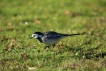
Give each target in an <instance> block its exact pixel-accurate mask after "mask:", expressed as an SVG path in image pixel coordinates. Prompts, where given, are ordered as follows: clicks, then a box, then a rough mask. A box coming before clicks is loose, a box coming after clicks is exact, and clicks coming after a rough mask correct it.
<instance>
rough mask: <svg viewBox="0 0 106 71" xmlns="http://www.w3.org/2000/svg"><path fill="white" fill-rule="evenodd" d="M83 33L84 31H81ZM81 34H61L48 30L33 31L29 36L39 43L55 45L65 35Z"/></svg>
mask: <svg viewBox="0 0 106 71" xmlns="http://www.w3.org/2000/svg"><path fill="white" fill-rule="evenodd" d="M82 34H84V33H82ZM82 34H62V33H57V32H54V31H48V32H44V33H41V32H35V33H33V34H32V37H31V38H36V39H38V40H39V41H40V42H41V43H44V44H46V45H52V46H55V45H56V44H57V43H58V42H59V41H60V40H61V39H63V38H65V37H67V36H74V35H82Z"/></svg>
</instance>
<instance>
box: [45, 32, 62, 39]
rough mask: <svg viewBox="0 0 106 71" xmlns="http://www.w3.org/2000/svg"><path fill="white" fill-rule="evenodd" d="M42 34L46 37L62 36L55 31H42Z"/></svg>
mask: <svg viewBox="0 0 106 71" xmlns="http://www.w3.org/2000/svg"><path fill="white" fill-rule="evenodd" d="M44 35H45V36H46V37H47V38H48V39H59V38H61V37H62V35H61V34H59V33H57V32H51V31H49V32H46V33H44Z"/></svg>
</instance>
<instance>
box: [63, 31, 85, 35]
mask: <svg viewBox="0 0 106 71" xmlns="http://www.w3.org/2000/svg"><path fill="white" fill-rule="evenodd" d="M84 34H86V33H85V32H84V33H77V34H63V35H64V36H74V35H84Z"/></svg>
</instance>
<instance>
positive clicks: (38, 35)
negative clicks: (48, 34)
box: [31, 32, 43, 39]
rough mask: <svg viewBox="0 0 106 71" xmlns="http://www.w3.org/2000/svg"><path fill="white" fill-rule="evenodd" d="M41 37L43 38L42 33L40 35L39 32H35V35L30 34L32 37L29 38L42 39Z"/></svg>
mask: <svg viewBox="0 0 106 71" xmlns="http://www.w3.org/2000/svg"><path fill="white" fill-rule="evenodd" d="M42 36H43V33H41V32H35V33H33V34H32V36H31V38H36V39H37V38H42Z"/></svg>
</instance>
